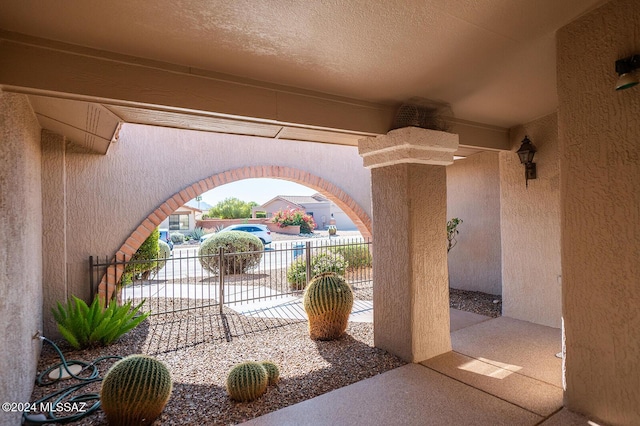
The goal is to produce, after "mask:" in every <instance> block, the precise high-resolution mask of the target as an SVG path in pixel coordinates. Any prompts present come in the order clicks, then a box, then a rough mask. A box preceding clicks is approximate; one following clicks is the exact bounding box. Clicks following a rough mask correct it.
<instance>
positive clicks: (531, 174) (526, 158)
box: [517, 136, 537, 188]
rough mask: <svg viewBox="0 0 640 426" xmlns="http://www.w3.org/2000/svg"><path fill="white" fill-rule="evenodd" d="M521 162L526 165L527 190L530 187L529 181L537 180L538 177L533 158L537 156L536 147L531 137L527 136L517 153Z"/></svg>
mask: <svg viewBox="0 0 640 426" xmlns="http://www.w3.org/2000/svg"><path fill="white" fill-rule="evenodd" d="M517 152H518V157H520V162H521V163H522V164H524V178H525V184H526V186H527V188H528V187H529V179H535V178H536V177H537V175H536V163H534V162H533V156H534V155H536V147H535V146H533V144H532V143H531V141H530V140H529V136H525V137H524V139H523V140H522V145H520V149H519V150H518V151H517Z"/></svg>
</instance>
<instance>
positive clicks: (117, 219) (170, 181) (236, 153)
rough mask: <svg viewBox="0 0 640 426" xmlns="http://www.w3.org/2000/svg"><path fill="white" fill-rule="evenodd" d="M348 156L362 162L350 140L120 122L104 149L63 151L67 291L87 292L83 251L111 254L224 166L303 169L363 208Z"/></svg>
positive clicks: (360, 171)
mask: <svg viewBox="0 0 640 426" xmlns="http://www.w3.org/2000/svg"><path fill="white" fill-rule="evenodd" d="M283 153H285V154H286V155H283ZM354 164H359V165H361V164H362V159H361V158H360V157H359V156H358V152H357V148H355V147H347V146H338V145H328V144H317V143H300V142H294V141H285V140H272V139H263V138H253V137H238V136H233V135H221V134H213V133H205V132H197V131H186V130H175V129H167V128H156V127H150V126H140V125H131V124H127V125H124V126H123V127H122V129H121V131H120V137H119V140H118V141H117V142H116V143H114V144H113V146H112V147H111V148H110V150H109V152H108V154H107V155H106V156H99V155H88V154H82V153H77V152H71V151H68V152H67V153H66V176H67V178H66V191H67V235H68V236H70V235H72V236H73V238H67V261H68V281H69V293H70V294H75V295H78V296H79V297H82V298H85V299H89V297H90V294H89V293H90V291H89V283H88V256H89V255H92V254H94V255H112V254H114V253H115V252H116V250H118V249H119V248H120V247H121V246H122V244H123V243H124V242H125V240H126V239H127V237H128V236H129V235H130V234H131V233H132V232H133V231H134V230H135V229H136V228H137V227H138V226H139V225H140V223H141V222H142V221H143V220H144V219H145V218H146V217H147V216H148V215H149V214H150V213H152V212H153V211H154V210H155V209H157V208H158V207H159V206H160V204H161V203H163V202H164V201H166V200H167V199H169V198H170V197H172V196H173V195H174V194H176V193H177V192H179V191H181V190H183V189H185V188H186V187H188V186H190V185H192V184H193V183H195V182H198V181H199V180H201V179H205V178H208V177H210V176H213V175H216V174H218V173H221V172H224V171H227V170H232V169H237V168H240V167H246V166H260V165H264V166H273V165H277V166H286V167H293V168H296V169H300V170H304V171H306V172H308V173H311V174H313V175H315V176H319V177H321V178H323V179H325V180H327V181H329V182H333V183H335V186H336V187H339V188H340V189H342V190H343V191H344V192H346V193H347V194H349V195H350V196H351V197H352V198H353V200H354V201H355V202H356V203H358V204H359V205H360V206H361V207H362V209H364V210H365V211H366V212H367V213H368V214H369V215H370V214H371V202H370V186H371V184H370V172H369V171H368V170H367V169H365V168H364V167H359V168H354V167H353V165H354Z"/></svg>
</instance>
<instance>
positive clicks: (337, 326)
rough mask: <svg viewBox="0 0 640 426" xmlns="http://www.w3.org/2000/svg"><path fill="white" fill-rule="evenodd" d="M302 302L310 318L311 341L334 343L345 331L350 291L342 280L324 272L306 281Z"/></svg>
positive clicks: (350, 301)
mask: <svg viewBox="0 0 640 426" xmlns="http://www.w3.org/2000/svg"><path fill="white" fill-rule="evenodd" d="M303 303H304V310H305V311H306V312H307V317H308V318H309V335H310V337H311V339H313V340H334V339H337V338H339V337H340V336H342V334H343V333H344V331H345V330H346V329H347V322H348V321H349V314H350V313H351V308H352V307H353V291H352V290H351V287H350V286H349V284H348V283H347V282H346V281H345V280H344V278H342V277H340V276H339V275H338V274H336V273H334V272H326V273H323V274H320V275H317V276H315V277H314V278H313V279H312V280H311V282H309V285H308V286H307V289H306V290H305V292H304V299H303Z"/></svg>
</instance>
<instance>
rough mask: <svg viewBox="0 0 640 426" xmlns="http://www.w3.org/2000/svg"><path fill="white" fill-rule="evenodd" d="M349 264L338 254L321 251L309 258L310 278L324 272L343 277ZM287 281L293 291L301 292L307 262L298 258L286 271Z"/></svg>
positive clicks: (301, 257)
mask: <svg viewBox="0 0 640 426" xmlns="http://www.w3.org/2000/svg"><path fill="white" fill-rule="evenodd" d="M348 266H349V264H348V263H347V261H346V260H345V259H344V257H343V256H342V255H341V254H340V253H335V252H331V251H322V252H319V253H316V254H314V255H312V256H311V277H315V276H316V275H319V274H322V273H324V272H335V273H337V274H339V275H344V272H345V270H346V269H347V267H348ZM287 281H288V282H289V286H290V287H291V288H292V289H294V290H302V289H304V287H305V285H306V284H307V260H306V257H305V256H300V257H298V258H297V259H296V260H294V261H293V263H291V266H289V269H287Z"/></svg>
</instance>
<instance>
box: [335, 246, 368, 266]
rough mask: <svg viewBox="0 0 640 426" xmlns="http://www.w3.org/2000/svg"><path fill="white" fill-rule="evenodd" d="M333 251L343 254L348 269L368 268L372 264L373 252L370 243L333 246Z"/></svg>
mask: <svg viewBox="0 0 640 426" xmlns="http://www.w3.org/2000/svg"><path fill="white" fill-rule="evenodd" d="M331 251H332V252H334V253H339V254H341V255H342V257H343V258H344V260H345V261H346V262H347V264H348V265H349V266H348V269H356V268H366V267H369V266H371V261H372V257H371V252H370V251H369V245H368V244H348V245H344V246H335V247H331Z"/></svg>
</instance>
